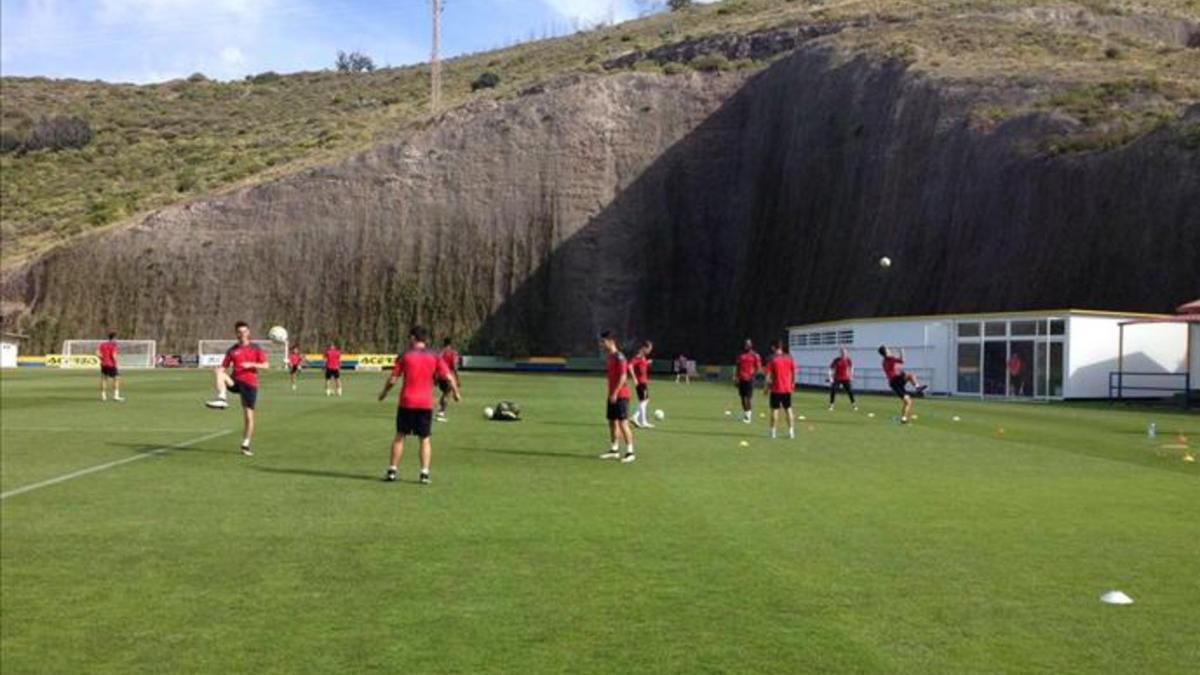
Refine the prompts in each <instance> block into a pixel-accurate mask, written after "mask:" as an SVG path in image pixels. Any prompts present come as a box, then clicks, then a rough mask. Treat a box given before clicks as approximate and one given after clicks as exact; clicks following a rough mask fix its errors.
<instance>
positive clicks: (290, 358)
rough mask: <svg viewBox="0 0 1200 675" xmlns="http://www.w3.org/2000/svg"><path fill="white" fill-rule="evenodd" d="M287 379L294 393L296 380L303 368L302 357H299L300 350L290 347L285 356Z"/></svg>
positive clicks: (294, 346)
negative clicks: (290, 382)
mask: <svg viewBox="0 0 1200 675" xmlns="http://www.w3.org/2000/svg"><path fill="white" fill-rule="evenodd" d="M287 365H288V379H290V380H291V381H292V391H296V380H297V379H298V377H299V375H300V369H301V368H303V367H304V357H303V356H301V355H300V348H299V347H297V346H296V345H292V348H291V350H290V351H288V355H287Z"/></svg>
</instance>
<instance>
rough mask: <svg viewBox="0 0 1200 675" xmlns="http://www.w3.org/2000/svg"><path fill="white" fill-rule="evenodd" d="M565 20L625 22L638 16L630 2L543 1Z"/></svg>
mask: <svg viewBox="0 0 1200 675" xmlns="http://www.w3.org/2000/svg"><path fill="white" fill-rule="evenodd" d="M542 3H543V4H545V5H546V6H547V7H549V8H550V9H552V10H554V12H555V13H557V14H558V15H559V16H561V17H563V18H564V19H578V20H580V21H583V22H586V23H597V22H601V21H603V22H609V21H625V20H626V19H632V18H633V17H635V16H637V14H636V13H635V12H634V11H633V7H632V4H633V3H632V2H631V1H630V0H542Z"/></svg>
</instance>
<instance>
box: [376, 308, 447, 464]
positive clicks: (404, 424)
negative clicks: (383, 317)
mask: <svg viewBox="0 0 1200 675" xmlns="http://www.w3.org/2000/svg"><path fill="white" fill-rule="evenodd" d="M409 339H410V342H409V346H408V350H407V351H405V352H404V353H403V354H400V355H399V356H397V357H396V363H395V365H393V366H392V372H391V374H390V375H388V379H387V382H385V383H384V385H383V390H382V391H380V392H379V400H380V401H382V400H383V399H385V398H387V395H388V392H389V391H391V390H392V387H394V386H396V382H398V381H399V380H400V379H401V378H404V384H403V385H402V386H401V387H400V401H399V407H398V408H397V409H396V435H395V437H394V438H393V439H392V457H391V464H389V465H388V468H387V473H385V474H384V477H383V479H384V480H386V481H389V482H390V481H394V480H396V472H397V470H398V469H397V467H398V466H399V465H400V457H401V456H402V455H403V454H404V439H405V437H407V436H410V435H415V436H416V437H417V438H419V439H421V473H420V476H419V479H418V480H419V482H420V483H421V485H429V460H430V458H431V456H432V455H433V445H432V443H431V442H430V440H429V437H430V435H431V434H432V433H433V381H434V379H435V378H436V379H444V380H446V382H447V383H448V384H449V385H450V391H451V392H452V393H453V396H454V400H455V401H459V400H462V396H461V395H460V394H459V392H458V382H457V381H456V380H455V379H454V374H453V373H451V372H450V371H449V369H447V368H446V362H445V361H443V360H442V359H441V357H440V356H439V355H438V354H437V353H435V352H433V351H431V350H429V349H426V348H425V340H426V333H425V329H424V328H422V327H420V326H414V327H413V329H412V331H410V332H409Z"/></svg>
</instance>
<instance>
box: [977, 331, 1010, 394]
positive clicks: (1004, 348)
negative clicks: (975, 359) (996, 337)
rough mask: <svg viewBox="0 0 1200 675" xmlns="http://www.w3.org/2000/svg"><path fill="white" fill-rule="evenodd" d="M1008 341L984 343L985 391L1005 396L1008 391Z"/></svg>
mask: <svg viewBox="0 0 1200 675" xmlns="http://www.w3.org/2000/svg"><path fill="white" fill-rule="evenodd" d="M1007 383H1008V343H1007V342H1004V341H994V342H985V343H984V345H983V393H984V395H986V396H1004V395H1005V394H1006V393H1008V390H1007V387H1006V386H1005V385H1006V384H1007Z"/></svg>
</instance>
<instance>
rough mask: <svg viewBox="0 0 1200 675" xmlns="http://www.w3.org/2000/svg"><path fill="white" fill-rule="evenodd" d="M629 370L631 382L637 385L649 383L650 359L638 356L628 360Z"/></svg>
mask: <svg viewBox="0 0 1200 675" xmlns="http://www.w3.org/2000/svg"><path fill="white" fill-rule="evenodd" d="M629 369H630V370H632V371H633V381H634V382H635V383H637V384H649V383H650V359H648V358H646V357H644V356H641V355H638V356H635V357H633V358H632V359H630V360H629Z"/></svg>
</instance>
